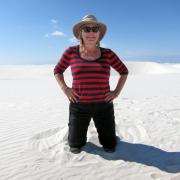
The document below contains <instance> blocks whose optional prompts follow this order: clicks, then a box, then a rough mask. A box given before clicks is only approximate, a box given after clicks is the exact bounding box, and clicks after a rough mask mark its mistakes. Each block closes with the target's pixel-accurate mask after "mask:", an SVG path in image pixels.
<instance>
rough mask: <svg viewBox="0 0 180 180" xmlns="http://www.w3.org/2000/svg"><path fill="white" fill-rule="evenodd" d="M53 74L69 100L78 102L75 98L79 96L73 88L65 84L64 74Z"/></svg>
mask: <svg viewBox="0 0 180 180" xmlns="http://www.w3.org/2000/svg"><path fill="white" fill-rule="evenodd" d="M54 76H55V78H56V80H57V82H58V84H59V86H60V88H61V89H62V90H63V92H64V93H65V95H66V96H67V97H68V99H69V101H71V102H74V103H75V102H78V99H77V98H78V97H79V95H78V94H77V93H76V92H74V90H73V89H72V88H70V87H68V86H67V85H66V83H65V81H64V75H63V74H60V73H58V74H55V75H54Z"/></svg>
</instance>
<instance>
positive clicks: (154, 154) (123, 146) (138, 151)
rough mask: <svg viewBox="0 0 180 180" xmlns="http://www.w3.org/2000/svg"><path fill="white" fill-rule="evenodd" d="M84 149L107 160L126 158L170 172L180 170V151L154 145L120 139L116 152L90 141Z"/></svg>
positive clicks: (129, 160) (126, 159) (125, 159)
mask: <svg viewBox="0 0 180 180" xmlns="http://www.w3.org/2000/svg"><path fill="white" fill-rule="evenodd" d="M83 151H85V152H88V153H90V154H96V155H99V156H101V157H102V158H104V159H106V160H124V161H128V162H136V163H141V164H144V165H147V166H153V167H156V168H159V169H160V170H162V171H165V172H168V173H178V172H180V152H166V151H163V150H161V149H158V148H156V147H153V146H149V145H144V144H132V143H128V142H124V141H120V139H118V144H117V148H116V152H114V153H105V152H104V150H103V149H102V148H101V147H99V146H97V145H95V144H93V143H91V142H88V143H87V144H86V146H84V148H83Z"/></svg>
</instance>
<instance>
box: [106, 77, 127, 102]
mask: <svg viewBox="0 0 180 180" xmlns="http://www.w3.org/2000/svg"><path fill="white" fill-rule="evenodd" d="M127 76H128V75H127V74H126V75H121V76H120V78H119V80H118V83H117V86H116V88H115V90H114V91H110V92H109V93H107V94H106V98H105V101H113V100H114V99H115V98H116V97H118V95H119V94H120V92H121V90H122V89H123V87H124V84H125V82H126V80H127Z"/></svg>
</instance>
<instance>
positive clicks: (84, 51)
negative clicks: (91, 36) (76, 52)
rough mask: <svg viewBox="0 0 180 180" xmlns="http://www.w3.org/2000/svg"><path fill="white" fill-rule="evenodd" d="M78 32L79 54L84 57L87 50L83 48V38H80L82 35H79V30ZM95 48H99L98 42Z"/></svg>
mask: <svg viewBox="0 0 180 180" xmlns="http://www.w3.org/2000/svg"><path fill="white" fill-rule="evenodd" d="M79 31H80V32H79V38H78V39H79V44H80V52H81V53H82V54H83V55H84V56H86V54H87V50H86V48H85V46H84V42H83V38H82V33H81V30H79ZM96 46H97V47H100V41H98V42H97V43H96Z"/></svg>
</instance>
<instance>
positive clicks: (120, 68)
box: [109, 49, 128, 75]
mask: <svg viewBox="0 0 180 180" xmlns="http://www.w3.org/2000/svg"><path fill="white" fill-rule="evenodd" d="M109 63H110V65H111V66H112V67H113V68H114V69H115V70H116V71H117V72H118V73H119V74H120V75H125V74H128V69H127V67H126V65H125V64H124V63H123V62H122V61H121V59H120V58H119V57H118V56H117V55H116V54H115V53H114V52H113V51H112V50H110V49H109Z"/></svg>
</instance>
